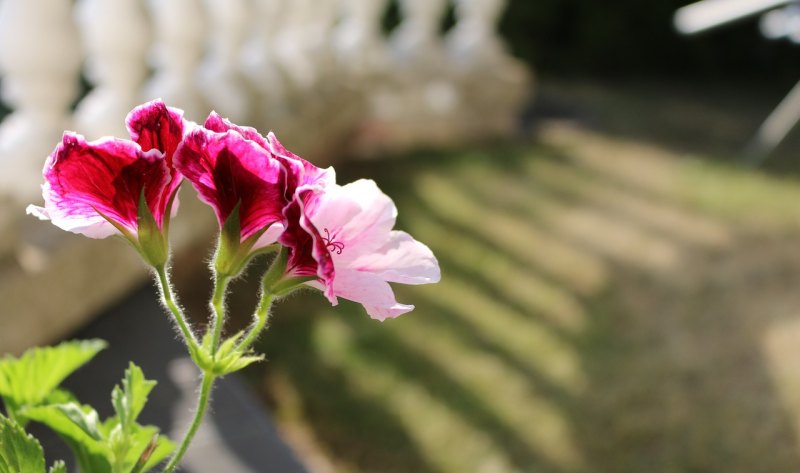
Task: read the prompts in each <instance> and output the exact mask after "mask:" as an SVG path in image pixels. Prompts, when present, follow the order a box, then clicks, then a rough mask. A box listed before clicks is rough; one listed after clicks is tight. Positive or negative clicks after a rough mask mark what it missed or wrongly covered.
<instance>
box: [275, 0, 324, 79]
mask: <svg viewBox="0 0 800 473" xmlns="http://www.w3.org/2000/svg"><path fill="white" fill-rule="evenodd" d="M338 12H339V0H292V2H291V3H290V4H289V6H288V8H287V9H286V15H285V17H284V25H283V27H282V28H281V30H280V31H279V32H278V34H277V35H276V37H275V53H276V55H277V60H278V61H279V62H280V64H281V67H282V69H283V70H284V71H286V74H287V75H288V79H289V85H290V86H291V88H292V89H294V90H296V91H301V92H302V93H305V92H307V91H310V90H313V89H314V88H315V86H316V85H317V84H319V83H320V82H321V80H323V78H324V75H325V72H328V71H329V70H330V66H331V63H330V60H331V57H330V44H329V38H330V33H331V29H332V28H333V25H334V23H335V21H336V19H337V17H338Z"/></svg>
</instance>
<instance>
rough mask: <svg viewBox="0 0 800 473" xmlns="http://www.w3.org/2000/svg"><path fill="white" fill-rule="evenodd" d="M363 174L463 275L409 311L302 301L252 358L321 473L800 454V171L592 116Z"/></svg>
mask: <svg viewBox="0 0 800 473" xmlns="http://www.w3.org/2000/svg"><path fill="white" fill-rule="evenodd" d="M339 176H340V180H341V181H342V182H346V181H349V180H352V179H355V178H358V177H365V176H371V177H374V178H375V179H376V180H377V181H378V182H379V184H380V185H381V186H382V188H383V189H384V190H385V191H386V192H387V193H388V194H390V195H391V196H392V197H393V198H394V199H395V201H396V203H397V206H398V208H399V212H400V220H399V223H398V226H399V228H402V229H405V230H407V231H409V232H411V233H412V234H413V235H415V236H416V237H417V238H418V239H420V240H422V241H424V242H426V243H427V244H428V245H429V246H430V247H431V248H432V249H433V250H434V252H435V253H436V255H437V256H438V257H439V259H440V263H441V265H442V274H443V276H442V282H441V283H440V284H438V285H434V286H424V287H398V288H397V293H398V296H399V298H400V300H401V301H403V302H408V303H413V304H415V305H416V306H417V309H416V310H415V311H414V312H413V313H411V314H409V315H407V316H404V317H401V318H399V319H396V320H391V321H387V322H385V323H379V322H375V321H372V320H369V319H368V318H367V316H366V314H365V313H364V312H363V310H362V309H361V307H360V306H357V305H355V304H352V303H348V302H347V301H342V303H341V304H340V306H339V307H337V308H331V307H329V306H328V304H327V303H326V302H325V301H324V300H323V299H322V298H321V297H311V298H307V297H303V298H294V299H293V300H290V301H288V302H286V303H284V304H282V305H280V306H279V307H278V309H277V311H276V316H275V318H274V320H273V323H272V327H271V330H270V331H269V333H268V335H267V336H266V337H264V339H263V340H262V342H263V343H262V344H261V347H262V348H263V350H264V351H265V352H266V353H267V354H268V358H269V361H268V362H267V363H265V364H261V365H260V366H259V367H258V368H257V369H256V370H254V371H251V372H250V375H251V378H252V379H263V380H264V381H263V382H261V381H258V383H259V385H260V387H261V388H262V392H263V394H264V397H265V399H266V400H268V402H270V403H271V405H272V406H273V408H274V411H275V415H276V417H277V420H278V422H279V424H280V426H281V428H282V429H283V430H284V432H285V433H286V435H287V437H288V438H289V439H290V440H291V442H292V443H293V444H294V445H295V447H296V448H297V449H298V450H299V451H300V453H301V455H303V456H304V457H306V458H307V459H308V461H309V463H310V464H311V465H312V467H314V468H315V469H316V470H318V471H331V470H333V471H342V472H403V473H409V472H422V473H425V472H453V473H456V472H458V473H462V472H480V473H493V472H498V473H501V472H595V471H608V472H645V471H646V472H706V471H707V472H722V471H724V472H727V473H732V472H742V473H744V472H748V473H749V472H754V471H775V472H784V471H798V469H800V450H798V439H797V431H796V429H797V427H798V426H800V423H799V422H800V318H799V317H798V316H800V290H798V289H800V244H798V241H797V239H796V236H797V235H798V233H800V186H799V185H798V183H797V182H795V181H792V180H785V179H778V178H776V177H772V176H768V175H765V174H759V173H756V172H753V171H750V170H747V169H742V168H736V167H733V166H728V165H725V164H724V163H718V164H713V163H709V162H706V161H700V160H695V159H691V158H684V157H677V156H674V155H672V154H670V153H669V152H667V151H664V150H662V149H660V148H657V147H653V146H648V145H644V144H639V143H634V142H629V141H626V140H624V139H618V138H612V137H609V136H604V135H600V134H596V133H592V132H588V131H585V130H582V129H580V128H577V127H573V126H569V125H551V126H549V127H547V128H546V129H544V130H543V131H542V133H541V134H540V140H539V141H538V142H537V144H536V145H528V146H523V145H519V146H516V147H503V148H499V149H498V148H486V149H483V150H477V151H463V152H457V153H456V152H454V153H444V154H443V153H439V154H421V155H419V156H412V157H404V158H397V159H392V160H388V161H375V162H361V163H355V164H351V165H348V166H344V167H342V168H340V169H339ZM250 279H251V281H250V283H253V282H254V280H255V279H257V277H256V276H251V277H250ZM309 299H311V300H312V302H309ZM244 306H245V305H244V304H243V307H244Z"/></svg>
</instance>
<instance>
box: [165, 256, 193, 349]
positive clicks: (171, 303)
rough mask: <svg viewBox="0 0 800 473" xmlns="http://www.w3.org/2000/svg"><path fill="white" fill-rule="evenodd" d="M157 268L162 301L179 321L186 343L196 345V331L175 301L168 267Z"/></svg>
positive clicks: (191, 346)
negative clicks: (191, 328)
mask: <svg viewBox="0 0 800 473" xmlns="http://www.w3.org/2000/svg"><path fill="white" fill-rule="evenodd" d="M155 270H156V273H157V274H158V282H159V285H160V286H161V302H162V303H163V304H164V305H165V306H166V307H167V309H169V311H170V312H171V313H172V317H173V318H174V319H175V322H177V323H178V328H180V331H181V334H183V338H184V341H185V342H186V344H187V345H188V346H189V347H190V348H194V347H196V346H197V339H196V338H195V336H194V333H192V331H191V330H190V329H189V325H188V324H187V323H186V317H185V316H184V315H183V311H182V310H181V308H180V307H178V304H177V303H176V302H175V297H174V296H173V295H172V284H170V282H169V276H168V275H167V270H166V268H165V267H164V266H158V267H156V268H155Z"/></svg>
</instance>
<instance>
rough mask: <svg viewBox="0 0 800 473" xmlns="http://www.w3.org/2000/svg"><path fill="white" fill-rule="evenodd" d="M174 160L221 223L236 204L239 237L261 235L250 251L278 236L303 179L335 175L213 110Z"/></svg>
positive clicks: (317, 179) (320, 180) (325, 179)
mask: <svg viewBox="0 0 800 473" xmlns="http://www.w3.org/2000/svg"><path fill="white" fill-rule="evenodd" d="M176 166H177V168H178V169H179V170H180V171H181V173H182V174H184V175H185V176H186V178H187V179H188V180H189V181H190V182H191V183H192V185H193V186H194V187H195V189H196V190H197V192H198V194H199V195H200V199H201V200H203V202H205V203H207V204H208V205H210V206H211V207H212V208H213V209H214V212H215V213H216V215H217V220H218V221H219V224H220V227H223V226H224V225H225V222H226V221H227V220H228V218H229V217H230V215H231V213H232V212H233V211H234V209H235V208H238V219H239V227H240V235H239V240H240V242H245V241H247V240H248V239H251V238H254V237H255V238H256V239H257V241H251V242H250V244H249V245H247V246H248V249H247V251H248V252H252V251H255V250H258V249H259V248H263V247H265V246H268V245H270V244H272V243H275V242H276V241H277V239H278V236H279V235H280V234H281V233H282V232H283V230H284V228H285V219H284V214H283V210H284V207H286V205H287V204H288V203H289V202H290V201H291V199H292V196H293V194H294V192H295V190H296V189H297V188H298V187H299V186H300V185H302V184H307V183H326V182H333V181H334V180H335V175H334V173H333V170H332V169H327V170H324V169H320V168H318V167H316V166H314V165H313V164H311V163H309V162H308V161H306V160H304V159H302V158H300V157H299V156H297V155H294V154H292V153H290V152H289V151H287V150H286V149H285V148H284V147H283V145H281V144H280V142H279V141H278V140H277V138H275V135H273V134H272V133H270V134H269V135H268V137H264V136H262V135H261V134H259V133H258V132H257V131H256V130H255V129H253V128H250V127H244V126H238V125H235V124H233V123H231V122H229V121H228V120H226V119H224V118H222V117H221V116H219V115H218V114H217V113H215V112H212V113H211V114H210V115H209V116H208V118H207V119H206V121H205V123H204V125H203V128H197V129H195V130H194V131H193V132H192V133H190V134H189V135H188V136H187V137H186V139H185V140H184V143H183V145H182V146H181V148H180V149H179V150H178V152H177V155H176ZM237 206H238V207H237Z"/></svg>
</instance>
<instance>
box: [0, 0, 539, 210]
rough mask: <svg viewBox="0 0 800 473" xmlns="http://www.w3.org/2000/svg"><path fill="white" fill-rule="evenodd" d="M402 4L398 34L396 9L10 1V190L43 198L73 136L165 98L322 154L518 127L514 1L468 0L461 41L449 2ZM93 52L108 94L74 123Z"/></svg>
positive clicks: (117, 127) (108, 129) (375, 4)
mask: <svg viewBox="0 0 800 473" xmlns="http://www.w3.org/2000/svg"><path fill="white" fill-rule="evenodd" d="M397 1H398V2H399V7H400V12H401V15H402V18H401V22H400V24H399V26H398V27H397V28H396V29H395V31H393V32H392V34H391V35H390V36H389V37H388V38H387V37H386V35H385V34H384V32H383V29H382V26H381V22H382V19H383V15H384V14H385V12H386V8H387V6H388V3H389V0H224V1H223V0H146V1H143V0H75V1H71V0H0V73H1V74H2V77H1V79H2V82H1V83H0V84H2V98H3V100H4V101H5V103H6V104H7V105H9V106H10V107H11V108H12V109H13V110H14V113H12V114H11V115H10V116H8V117H6V119H5V120H4V121H2V122H0V186H2V187H0V191H2V192H4V193H6V194H14V195H17V196H20V198H23V197H22V196H24V199H26V200H27V199H30V200H36V194H38V187H39V186H38V184H39V181H40V179H41V178H40V172H41V171H40V170H41V166H42V163H43V161H44V158H45V156H46V155H47V154H48V153H49V152H50V151H51V150H52V148H53V146H54V145H55V143H57V142H58V139H59V137H60V134H61V132H62V130H64V129H71V128H76V129H77V130H78V131H80V132H82V133H84V134H86V135H87V136H88V137H89V138H96V137H99V136H102V135H119V136H125V134H126V133H125V130H124V123H123V120H124V117H125V114H126V113H127V111H128V110H130V109H131V108H132V107H133V106H134V105H135V104H137V103H140V102H142V101H145V100H150V99H153V98H156V97H161V98H163V99H164V100H165V101H166V102H167V103H168V104H170V105H173V106H176V107H180V108H183V109H184V110H185V111H186V116H187V118H189V119H191V120H195V121H201V120H203V118H204V117H205V116H206V114H207V113H208V111H209V109H211V108H214V109H216V110H217V111H218V112H219V113H221V114H222V115H224V116H227V117H229V118H230V119H232V120H233V121H235V122H240V123H243V124H248V125H252V126H255V127H258V128H260V129H263V130H270V129H275V130H276V131H277V132H279V133H280V134H282V135H284V137H287V138H286V141H287V142H288V144H290V145H293V146H294V147H296V148H297V149H299V150H301V151H302V150H306V151H307V152H308V153H310V155H311V157H316V156H315V154H320V153H321V152H322V151H323V150H334V151H336V152H338V153H342V152H347V151H348V149H347V146H351V147H352V146H354V145H356V146H358V145H359V143H360V142H363V141H364V139H363V138H364V137H366V138H365V139H366V142H370V141H371V142H372V144H374V145H376V146H372V147H371V148H370V146H366V147H364V148H363V149H366V150H369V149H372V151H375V150H380V149H386V148H391V149H397V148H402V147H412V146H416V145H419V144H425V145H431V144H445V143H454V142H463V140H464V139H465V138H475V137H478V136H480V135H481V133H483V134H484V135H492V134H494V135H498V134H500V135H502V134H508V133H510V132H511V131H512V130H513V128H514V126H515V123H516V122H515V119H516V113H517V110H518V109H519V107H520V104H521V102H522V101H523V99H524V96H525V94H526V93H527V92H528V91H529V87H530V86H529V82H530V78H529V73H528V71H527V69H526V68H524V67H523V66H522V65H521V64H520V63H519V62H518V61H516V60H515V59H513V58H512V57H511V56H510V55H509V54H508V53H507V51H506V48H505V46H504V44H503V41H502V39H501V38H500V37H499V36H498V34H497V23H498V20H499V16H500V14H501V13H502V11H503V10H504V8H505V6H506V3H507V1H506V0H453V4H454V6H455V8H456V19H457V22H456V25H455V26H454V27H453V28H452V29H451V30H450V31H449V32H447V34H444V33H443V32H442V31H441V25H442V20H443V16H444V14H445V11H446V8H447V7H448V1H449V0H397ZM73 18H74V21H73ZM75 22H77V24H78V26H79V28H80V39H81V40H82V43H81V42H79V40H78V38H79V36H78V34H77V31H76V28H75ZM83 56H85V57H86V63H85V74H86V78H87V79H88V80H89V81H90V83H91V85H92V86H93V89H91V91H90V93H89V94H88V95H87V96H86V97H85V98H84V99H83V100H81V101H80V102H79V103H78V106H77V109H76V110H75V113H74V116H70V114H69V112H68V110H69V106H70V104H71V103H72V102H73V100H74V99H75V95H76V93H77V90H78V87H79V84H80V82H79V80H78V71H79V67H80V61H81V59H82V57H83ZM147 59H149V65H148V61H147ZM148 74H151V76H150V78H149V80H147V81H145V79H146V76H147V75H148ZM310 130H311V132H310Z"/></svg>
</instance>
